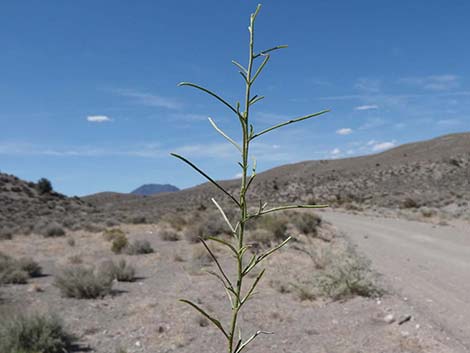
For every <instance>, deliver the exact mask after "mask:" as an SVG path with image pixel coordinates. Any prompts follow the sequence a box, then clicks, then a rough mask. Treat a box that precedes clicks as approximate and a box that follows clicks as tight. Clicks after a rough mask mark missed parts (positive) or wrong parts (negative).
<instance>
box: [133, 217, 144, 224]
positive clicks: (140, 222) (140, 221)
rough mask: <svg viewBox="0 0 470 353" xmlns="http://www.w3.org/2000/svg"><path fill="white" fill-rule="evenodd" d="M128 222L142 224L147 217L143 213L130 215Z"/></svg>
mask: <svg viewBox="0 0 470 353" xmlns="http://www.w3.org/2000/svg"><path fill="white" fill-rule="evenodd" d="M130 222H131V223H132V224H144V223H147V218H146V217H145V216H143V215H135V216H132V217H131V219H130Z"/></svg>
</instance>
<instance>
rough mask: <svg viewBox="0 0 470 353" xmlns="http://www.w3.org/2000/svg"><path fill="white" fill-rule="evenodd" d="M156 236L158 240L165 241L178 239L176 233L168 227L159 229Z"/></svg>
mask: <svg viewBox="0 0 470 353" xmlns="http://www.w3.org/2000/svg"><path fill="white" fill-rule="evenodd" d="M158 235H159V237H160V238H162V239H163V240H166V241H178V240H179V239H180V236H179V234H178V232H177V231H176V230H174V229H173V228H170V227H163V228H161V229H159V230H158Z"/></svg>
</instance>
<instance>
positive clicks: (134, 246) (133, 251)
mask: <svg viewBox="0 0 470 353" xmlns="http://www.w3.org/2000/svg"><path fill="white" fill-rule="evenodd" d="M124 252H125V253H126V254H127V255H145V254H151V253H153V252H154V250H153V248H152V245H150V242H149V241H148V240H134V241H133V242H132V243H130V244H128V245H127V246H126V247H125V248H124Z"/></svg>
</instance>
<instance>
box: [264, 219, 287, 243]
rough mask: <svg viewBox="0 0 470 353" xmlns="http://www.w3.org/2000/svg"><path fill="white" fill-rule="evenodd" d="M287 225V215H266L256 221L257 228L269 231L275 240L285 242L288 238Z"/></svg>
mask: <svg viewBox="0 0 470 353" xmlns="http://www.w3.org/2000/svg"><path fill="white" fill-rule="evenodd" d="M287 224H288V219H287V218H286V216H285V215H278V216H272V215H266V216H264V217H262V218H259V219H257V220H256V228H257V229H265V230H267V231H269V232H270V233H271V234H272V235H273V237H274V239H275V240H284V239H285V238H287V236H286V232H287Z"/></svg>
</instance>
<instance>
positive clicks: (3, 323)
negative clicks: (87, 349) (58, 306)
mask: <svg viewBox="0 0 470 353" xmlns="http://www.w3.org/2000/svg"><path fill="white" fill-rule="evenodd" d="M7 316H8V317H7V318H4V319H2V320H0V352H2V353H64V352H70V351H71V350H72V346H73V344H74V342H75V341H76V337H75V336H74V335H72V334H70V333H69V332H67V330H65V329H64V327H63V324H62V321H61V320H59V319H58V318H57V317H56V316H53V315H42V314H29V315H26V314H18V313H17V314H10V315H7Z"/></svg>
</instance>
